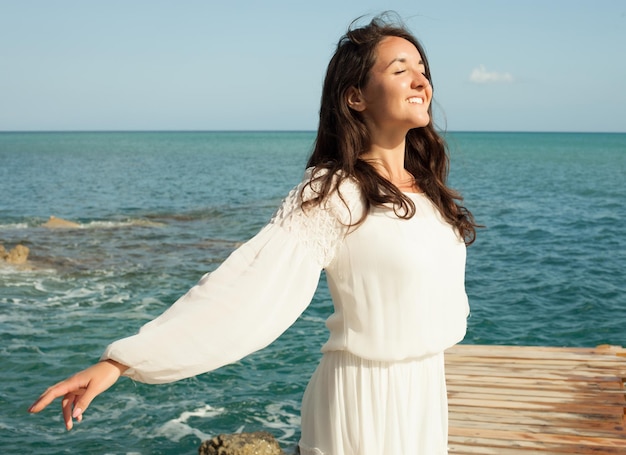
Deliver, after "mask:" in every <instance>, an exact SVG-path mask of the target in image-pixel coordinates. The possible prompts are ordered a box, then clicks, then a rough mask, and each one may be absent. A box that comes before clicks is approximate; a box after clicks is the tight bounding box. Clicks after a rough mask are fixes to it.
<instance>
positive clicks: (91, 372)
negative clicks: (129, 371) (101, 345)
mask: <svg viewBox="0 0 626 455" xmlns="http://www.w3.org/2000/svg"><path fill="white" fill-rule="evenodd" d="M126 368H127V367H125V366H124V365H121V364H119V363H117V362H112V361H103V362H99V363H97V364H95V365H93V366H91V367H89V368H87V369H86V370H83V371H81V372H79V373H77V374H75V375H74V376H72V377H70V378H68V379H66V380H64V381H61V382H59V383H57V384H55V385H53V386H52V387H50V388H49V389H47V390H46V391H45V392H44V393H43V394H42V395H41V396H40V397H39V398H38V399H37V400H36V401H35V402H34V403H33V404H32V405H31V407H30V408H29V409H28V412H30V413H37V412H40V411H42V410H43V409H45V408H46V407H47V406H48V405H49V404H50V403H52V402H53V401H54V400H55V399H57V398H59V397H63V399H62V400H61V410H62V413H63V421H64V422H65V427H66V428H67V429H68V430H71V429H72V427H73V426H74V424H73V419H77V420H78V421H79V422H80V421H81V420H82V418H83V412H84V411H85V410H86V409H87V408H88V407H89V405H90V404H91V402H92V401H93V399H94V398H95V397H96V396H98V395H99V394H100V393H102V392H104V391H105V390H107V389H108V388H109V387H111V386H112V385H113V384H114V383H115V382H116V381H117V379H118V378H119V377H120V375H121V374H122V372H123V371H125V370H126Z"/></svg>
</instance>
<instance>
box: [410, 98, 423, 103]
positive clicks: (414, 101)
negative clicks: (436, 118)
mask: <svg viewBox="0 0 626 455" xmlns="http://www.w3.org/2000/svg"><path fill="white" fill-rule="evenodd" d="M409 103H412V104H424V100H422V99H421V98H417V97H416V98H409Z"/></svg>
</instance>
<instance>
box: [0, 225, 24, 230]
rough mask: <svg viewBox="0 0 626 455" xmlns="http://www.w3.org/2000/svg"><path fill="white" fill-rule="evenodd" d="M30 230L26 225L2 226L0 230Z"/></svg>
mask: <svg viewBox="0 0 626 455" xmlns="http://www.w3.org/2000/svg"><path fill="white" fill-rule="evenodd" d="M26 228H28V224H26V223H8V224H0V229H3V230H9V229H26Z"/></svg>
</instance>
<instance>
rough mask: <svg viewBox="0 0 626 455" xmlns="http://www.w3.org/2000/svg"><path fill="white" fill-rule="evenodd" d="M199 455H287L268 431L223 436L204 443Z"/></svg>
mask: <svg viewBox="0 0 626 455" xmlns="http://www.w3.org/2000/svg"><path fill="white" fill-rule="evenodd" d="M198 454H199V455H285V452H283V451H282V449H281V448H280V445H279V444H278V441H276V439H275V438H274V436H272V435H271V434H270V433H268V432H267V431H257V432H255V433H239V434H221V435H219V436H215V437H214V438H213V439H210V440H208V441H204V442H203V443H202V445H201V446H200V448H199V449H198Z"/></svg>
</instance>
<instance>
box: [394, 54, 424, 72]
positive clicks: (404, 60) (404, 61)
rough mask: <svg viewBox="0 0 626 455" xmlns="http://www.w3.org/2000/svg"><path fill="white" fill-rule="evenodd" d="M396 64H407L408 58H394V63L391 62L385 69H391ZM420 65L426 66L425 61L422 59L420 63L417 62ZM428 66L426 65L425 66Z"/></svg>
mask: <svg viewBox="0 0 626 455" xmlns="http://www.w3.org/2000/svg"><path fill="white" fill-rule="evenodd" d="M396 62H400V63H406V58H405V57H396V58H394V59H393V60H392V61H390V62H389V64H388V65H387V66H386V67H385V69H387V68H389V67H390V66H391V65H393V64H394V63H396ZM417 64H418V65H424V60H422V59H420V61H419V62H417ZM424 66H426V65H424Z"/></svg>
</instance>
